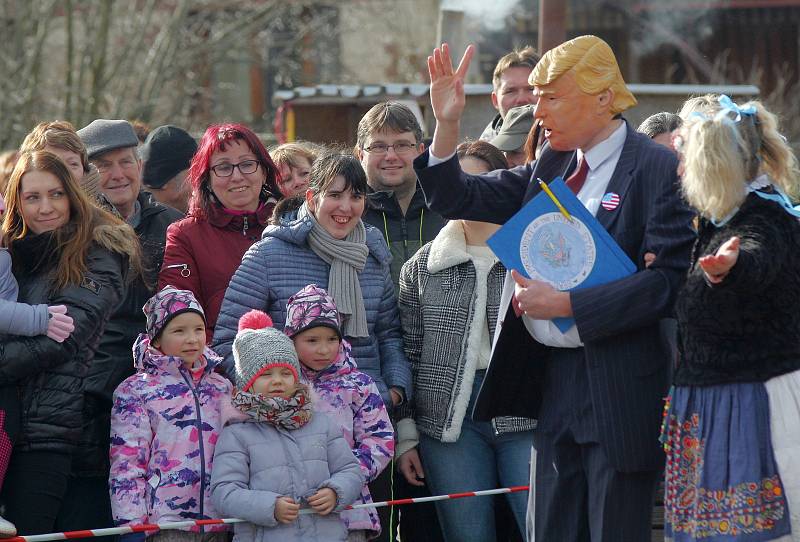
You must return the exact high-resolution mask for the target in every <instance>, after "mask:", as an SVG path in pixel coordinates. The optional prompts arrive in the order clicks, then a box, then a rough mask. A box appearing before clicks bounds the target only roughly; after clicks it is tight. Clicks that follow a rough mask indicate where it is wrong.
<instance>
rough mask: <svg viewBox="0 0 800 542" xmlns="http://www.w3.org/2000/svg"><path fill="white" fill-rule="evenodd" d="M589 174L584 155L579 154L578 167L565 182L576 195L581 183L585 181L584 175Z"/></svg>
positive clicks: (587, 163)
mask: <svg viewBox="0 0 800 542" xmlns="http://www.w3.org/2000/svg"><path fill="white" fill-rule="evenodd" d="M588 174H589V162H587V161H586V159H585V156H583V155H581V157H580V159H578V167H577V168H576V169H575V171H573V172H572V175H570V176H569V178H568V179H567V180H566V182H565V184H566V185H567V186H568V187H569V189H570V190H572V192H573V193H574V194H575V195H576V196H577V195H578V192H580V191H581V188H582V187H583V183H585V182H586V176H587V175H588Z"/></svg>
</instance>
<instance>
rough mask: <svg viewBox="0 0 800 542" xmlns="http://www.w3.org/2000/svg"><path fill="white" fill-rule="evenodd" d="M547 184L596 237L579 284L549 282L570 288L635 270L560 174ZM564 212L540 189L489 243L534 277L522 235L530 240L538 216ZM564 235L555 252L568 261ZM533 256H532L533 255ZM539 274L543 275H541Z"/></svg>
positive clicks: (565, 322) (562, 325)
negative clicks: (526, 260) (524, 253)
mask: <svg viewBox="0 0 800 542" xmlns="http://www.w3.org/2000/svg"><path fill="white" fill-rule="evenodd" d="M548 186H549V187H550V190H551V191H552V192H553V194H554V195H555V197H556V198H557V199H558V200H559V201H560V202H561V205H563V206H564V208H565V209H566V210H567V212H568V213H569V214H570V215H572V218H573V220H578V221H580V222H582V223H583V225H584V226H586V229H588V231H589V233H590V234H591V237H592V240H593V241H594V246H595V257H594V261H593V264H592V265H591V266H589V265H588V264H587V265H586V266H585V267H586V269H585V270H584V271H583V272H582V274H581V276H582V277H585V278H582V282H580V284H578V285H576V286H574V287H566V288H561V287H559V286H558V285H557V284H555V283H553V282H552V281H547V282H550V284H552V285H553V286H554V287H555V288H557V289H559V290H562V291H569V290H573V289H575V290H577V289H580V288H588V287H591V286H597V285H600V284H606V283H608V282H611V281H614V280H617V279H621V278H623V277H627V276H628V275H631V274H633V273H635V272H636V265H635V264H634V263H633V262H632V261H631V259H630V258H628V255H627V254H625V252H623V250H622V249H621V248H620V247H619V245H617V243H616V241H614V239H613V238H612V237H611V235H609V233H608V232H607V231H606V230H605V228H603V226H602V225H601V224H600V223H599V222H598V221H597V219H596V218H595V217H594V216H592V214H591V213H590V212H589V211H588V210H587V209H586V207H584V206H583V204H582V203H581V202H580V200H578V198H577V197H575V194H573V193H572V191H571V190H570V189H569V188H567V186H566V185H565V184H564V181H563V180H562V179H561V177H557V178H556V179H554V180H553V181H551V182H550V183H549V184H548ZM552 213H558V215H553V214H552ZM545 215H546V216H545ZM561 216H562V215H561V213H560V211H559V209H558V207H557V206H556V204H555V203H554V202H553V200H552V199H550V196H548V195H547V194H546V193H545V192H544V191H541V192H540V193H539V194H537V195H536V197H534V198H533V199H532V200H531V201H529V202H528V203H527V204H526V205H525V206H524V207H523V208H522V209H520V210H519V212H518V213H517V214H515V215H514V216H513V217H511V219H509V220H508V222H506V223H505V224H504V225H503V227H502V228H500V229H499V230H498V231H497V232H496V233H495V234H494V235H493V236H492V237H490V238H489V240H488V241H487V243H488V245H489V247H490V248H491V249H492V251H493V252H494V253H495V254H496V255H497V257H498V258H499V259H500V261H501V262H503V265H505V266H506V268H508V269H515V270H516V271H518V272H519V273H521V274H523V275H525V276H526V277H528V278H531V276H530V274H529V273H528V272H527V271H526V270H525V266H524V264H523V261H522V254H521V251H522V248H521V247H522V243H523V238H525V239H528V241H530V238H531V235H532V234H531V232H530V231H528V234H527V236H526V230H528V227H529V226H530V225H531V224H532V223H533V222H534V221H536V220H537V219H539V222H540V223H541V221H542V220H543V219H547V217H554V219H557V220H562V219H561ZM562 221H563V220H562ZM542 231H544V230H542ZM581 231H585V230H581ZM548 234H549V232H548ZM563 237H564V236H560V237H559V239H558V241H561V243H562V245H561V248H560V249H558V248H557V249H556V252H555V253H556V256H558V257H561V258H563V259H564V261H565V262H566V261H568V260H569V258H570V252H571V246H569V245H567V246H564V243H565V240H564V239H563ZM566 243H569V241H568V240H567V241H566ZM573 244H574V243H573ZM531 257H532V258H533V256H531ZM536 257H538V256H536ZM559 263H561V262H559ZM587 273H588V274H587ZM539 278H540V279H541V278H542V277H539ZM553 323H554V324H555V325H556V327H558V329H559V330H560V331H561V332H562V333H564V332H566V331H567V330H569V329H570V328H571V327H572V326H573V325H575V320H574V319H573V318H555V319H553Z"/></svg>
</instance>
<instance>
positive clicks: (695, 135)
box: [678, 94, 800, 220]
mask: <svg viewBox="0 0 800 542" xmlns="http://www.w3.org/2000/svg"><path fill="white" fill-rule="evenodd" d="M750 106H752V107H754V108H755V111H756V113H755V115H745V114H742V115H741V118H740V119H739V120H738V121H737V120H736V119H735V118H734V116H733V115H734V113H733V112H731V113H729V114H725V113H724V112H723V113H721V114H720V111H723V107H722V106H721V105H720V103H719V96H718V95H713V94H709V95H706V96H699V97H695V98H691V99H690V100H688V101H687V102H686V103H684V105H683V107H682V108H681V112H680V116H681V118H683V121H684V124H683V127H682V128H681V131H680V137H681V139H682V143H681V144H680V145H679V147H678V150H679V152H680V153H681V155H682V158H683V166H684V171H683V175H682V177H681V186H682V189H683V194H684V197H685V198H686V201H687V202H688V203H689V204H690V205H691V206H692V207H694V208H695V209H697V211H698V212H699V213H700V214H701V215H702V216H703V217H705V218H708V219H714V220H723V219H725V218H726V217H728V216H729V215H730V214H731V213H733V212H735V210H736V209H737V208H738V207H739V206H740V205H741V204H742V202H743V201H744V199H745V197H746V196H747V184H748V183H749V182H750V181H751V180H753V179H754V178H755V177H757V176H758V175H760V174H762V173H763V174H766V175H768V176H769V178H770V180H771V181H772V183H773V184H774V185H775V186H777V187H778V188H780V189H781V190H782V191H783V192H784V193H786V194H787V195H788V196H789V197H790V198H792V199H793V200H797V199H798V197H800V171H798V164H797V158H796V157H795V155H794V153H793V152H792V150H791V149H790V148H789V145H788V143H787V142H786V140H785V138H784V137H783V136H781V134H780V133H779V132H778V120H777V118H776V117H775V115H773V114H772V113H770V112H769V111H767V109H766V108H765V107H764V105H763V104H761V102H759V101H750V102H747V103H746V104H744V105H743V106H740V107H742V108H747V107H750Z"/></svg>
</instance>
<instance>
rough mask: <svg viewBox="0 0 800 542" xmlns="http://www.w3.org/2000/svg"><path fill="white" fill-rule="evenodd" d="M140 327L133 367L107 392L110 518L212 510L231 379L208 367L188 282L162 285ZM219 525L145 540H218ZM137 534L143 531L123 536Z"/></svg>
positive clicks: (210, 361) (179, 517) (131, 538)
mask: <svg viewBox="0 0 800 542" xmlns="http://www.w3.org/2000/svg"><path fill="white" fill-rule="evenodd" d="M143 310H144V313H145V314H146V315H147V326H146V330H147V333H142V334H141V335H139V338H138V339H137V340H136V343H135V344H134V346H133V353H134V361H135V364H136V369H137V372H136V374H135V375H133V376H130V377H128V378H127V379H126V380H124V381H123V382H122V384H120V385H119V387H118V388H117V389H116V391H115V392H114V407H113V409H112V411H111V451H110V454H111V474H110V480H109V488H110V491H111V510H112V512H113V515H114V521H115V523H116V524H117V525H123V524H128V523H132V524H139V523H158V522H166V521H185V520H187V519H208V518H216V517H217V515H216V511H215V510H214V508H213V505H212V504H211V484H210V481H211V465H212V458H213V457H214V447H215V445H216V443H217V439H218V438H219V434H220V431H221V430H222V425H223V420H222V408H223V404H224V403H229V402H230V396H231V388H232V386H231V384H230V382H228V380H227V379H225V378H224V377H222V376H221V375H219V374H217V373H215V372H214V367H215V366H216V365H217V364H218V363H219V361H220V358H219V357H218V356H217V355H216V354H215V353H214V352H213V351H212V350H211V349H210V348H208V347H207V346H205V341H206V335H205V315H204V313H203V308H202V307H201V306H200V304H199V303H198V302H197V300H196V299H195V297H194V295H193V294H192V293H191V292H190V291H188V290H178V289H176V288H174V287H173V286H166V287H165V288H164V289H163V290H161V291H160V292H158V293H157V294H156V295H154V296H153V297H152V298H150V300H149V301H148V302H147V304H146V305H145V306H144V308H143ZM224 529H225V527H224V526H219V527H210V528H209V527H206V534H201V533H199V532H197V531H198V528H196V527H195V528H193V529H192V531H195V532H194V533H187V532H180V531H160V532H159V533H158V534H156V535H154V536H153V537H152V538H151V541H155V540H159V541H161V542H168V541H169V542H172V541H178V540H180V541H186V542H189V541H196V542H224V541H226V540H227V533H219V532H217V533H214V532H208V531H214V530H224ZM122 539H124V540H125V541H126V542H136V541H142V540H144V533H133V534H128V535H124V536H123V537H122Z"/></svg>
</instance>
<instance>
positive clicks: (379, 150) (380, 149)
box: [364, 142, 417, 155]
mask: <svg viewBox="0 0 800 542" xmlns="http://www.w3.org/2000/svg"><path fill="white" fill-rule="evenodd" d="M416 147H417V146H416V145H414V144H413V143H403V142H400V143H395V144H394V145H387V144H386V143H373V144H372V145H370V146H369V147H364V150H365V151H367V152H368V153H370V154H375V155H382V154H386V153H387V152H389V149H394V152H395V153H396V154H408V153H410V152H411V150H412V149H415V148H416Z"/></svg>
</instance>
